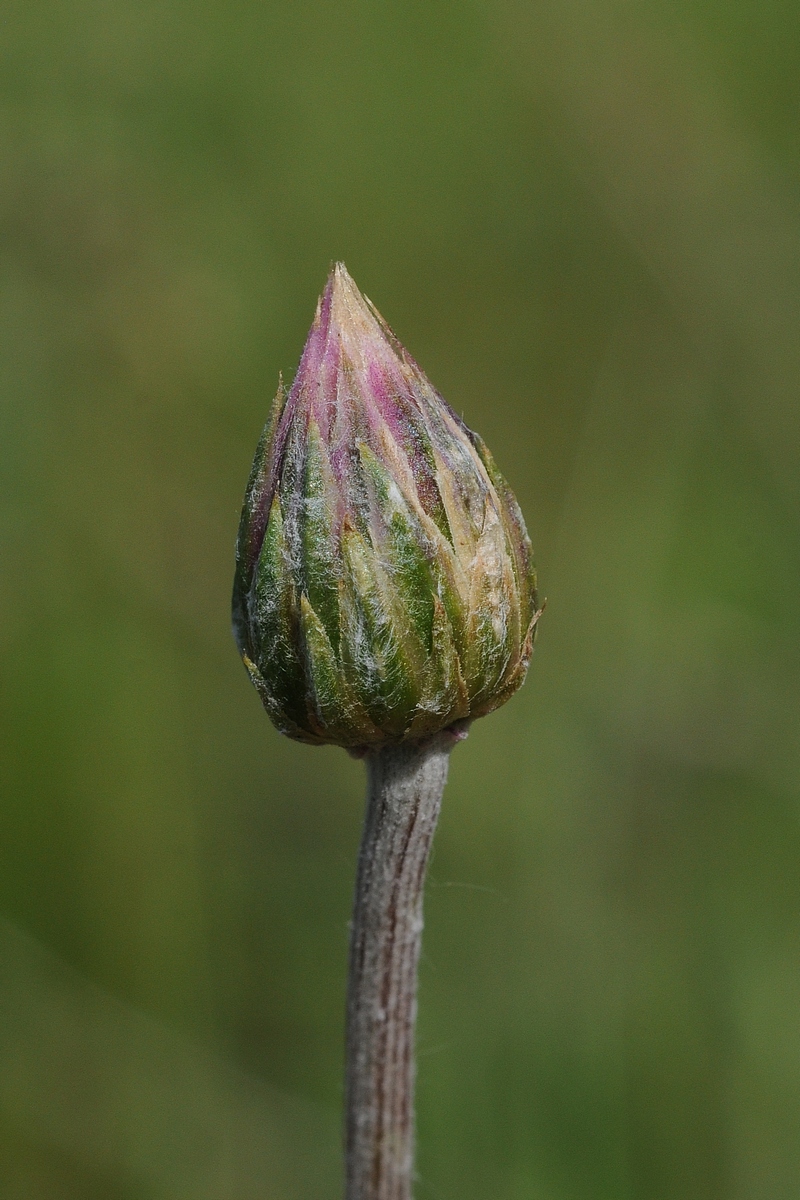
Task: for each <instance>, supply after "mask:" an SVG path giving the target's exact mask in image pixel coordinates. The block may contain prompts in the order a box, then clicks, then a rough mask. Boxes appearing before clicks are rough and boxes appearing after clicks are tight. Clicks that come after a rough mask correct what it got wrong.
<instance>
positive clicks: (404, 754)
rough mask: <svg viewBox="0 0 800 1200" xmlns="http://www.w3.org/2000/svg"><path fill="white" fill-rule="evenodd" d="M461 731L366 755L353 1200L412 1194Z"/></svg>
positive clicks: (353, 943)
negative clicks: (441, 859)
mask: <svg viewBox="0 0 800 1200" xmlns="http://www.w3.org/2000/svg"><path fill="white" fill-rule="evenodd" d="M461 736H463V734H462V735H461ZM457 738H458V735H455V736H454V735H453V734H452V733H443V734H439V735H437V736H436V737H435V738H432V739H430V740H429V741H427V742H425V743H422V744H403V745H400V746H389V747H386V748H384V749H381V750H376V751H373V752H372V753H370V754H369V755H368V756H367V759H366V762H367V775H368V779H367V803H366V814H365V818H364V832H363V836H362V840H361V850H360V852H359V858H358V873H357V877H356V892H355V903H354V908H353V922H352V929H351V937H350V976H349V984H348V996H347V1071H346V1163H345V1167H346V1192H345V1195H346V1200H411V1190H412V1182H413V1170H414V1075H415V1062H414V1023H415V1019H416V1010H417V1000H416V993H417V964H418V962H419V953H420V944H421V940H422V895H423V889H424V885H425V870H426V867H427V865H428V856H429V853H430V848H431V841H432V839H433V833H434V830H435V828H436V822H437V819H438V817H439V809H440V807H441V801H442V792H443V791H444V785H445V782H446V780H447V767H448V760H449V756H450V751H451V750H452V748H453V746H454V745H455V741H456V740H457Z"/></svg>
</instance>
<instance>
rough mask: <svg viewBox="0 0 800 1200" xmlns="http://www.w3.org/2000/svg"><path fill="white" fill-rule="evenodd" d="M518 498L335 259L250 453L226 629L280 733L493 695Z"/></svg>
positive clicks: (379, 722) (503, 693)
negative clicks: (297, 357)
mask: <svg viewBox="0 0 800 1200" xmlns="http://www.w3.org/2000/svg"><path fill="white" fill-rule="evenodd" d="M538 615H539V614H538V611H537V608H536V574H535V570H534V567H533V563H532V560H531V549H530V542H529V540H528V536H527V533H526V531H525V524H524V521H523V519H522V514H521V513H520V510H519V507H518V505H517V502H516V500H515V499H514V496H513V494H512V492H511V490H510V488H509V487H508V485H507V484H506V482H505V480H504V479H503V477H502V476H501V475H500V473H499V471H498V470H497V467H496V466H495V463H494V460H493V459H492V457H491V455H490V454H489V451H488V449H487V448H486V446H485V445H484V444H483V442H482V441H481V439H480V438H479V437H478V436H477V435H476V434H474V433H472V432H471V431H470V430H469V429H467V427H466V426H465V425H464V423H463V422H462V421H461V420H460V418H459V417H457V416H456V414H455V413H454V412H453V411H452V409H450V408H449V406H448V405H447V404H446V403H445V401H444V400H443V399H442V398H441V396H439V394H438V393H437V392H436V391H435V390H434V388H433V387H432V386H431V384H430V383H429V381H428V379H427V378H426V377H425V375H424V374H423V372H422V371H421V370H420V368H419V367H418V366H417V364H416V363H415V362H414V360H413V359H412V358H411V357H410V355H409V354H408V353H407V352H406V350H405V349H404V348H403V347H402V346H401V345H400V343H399V342H398V340H397V338H396V337H395V336H394V334H393V333H392V331H391V330H390V329H389V327H388V326H387V325H386V323H385V322H384V321H383V319H382V317H381V316H380V314H379V313H378V312H377V311H376V310H375V308H373V306H372V305H371V304H370V302H369V301H368V300H367V299H366V298H365V297H364V296H362V295H361V293H360V292H359V290H358V288H357V287H356V285H355V284H354V283H353V280H352V279H351V278H350V276H349V275H348V273H347V271H346V269H345V268H344V266H343V265H342V264H337V265H336V266H335V267H334V269H333V270H332V272H331V275H330V277H329V279H328V283H327V286H326V288H325V292H324V294H323V296H322V297H321V299H320V301H319V303H318V305H317V312H316V316H315V318H314V323H313V325H312V327H311V332H310V334H309V337H308V341H307V343H306V347H305V350H304V352H303V357H302V360H301V362H300V367H299V369H298V372H297V377H296V379H295V381H294V384H293V385H292V389H291V391H290V392H289V394H288V395H287V394H286V393H285V392H284V390H283V387H281V388H280V389H279V391H278V395H277V396H276V398H275V401H274V403H273V407H272V412H271V414H270V417H269V420H268V422H267V425H266V428H265V429H264V433H263V435H262V437H261V440H260V442H259V445H258V449H257V450H256V456H255V460H254V463H253V469H252V473H251V476H250V481H249V484H248V487H247V494H246V496H245V502H244V508H243V511H242V519H241V525H240V529H239V540H238V544H237V554H236V578H235V582H234V591H233V625H234V633H235V636H236V641H237V644H238V646H239V649H240V651H241V654H242V658H243V660H244V663H245V666H246V667H247V670H248V671H249V673H250V677H251V679H252V681H253V683H254V684H255V686H256V688H257V689H258V692H259V695H260V696H261V699H262V701H263V703H264V707H265V708H266V710H267V712H268V713H269V715H270V717H271V718H272V720H273V721H274V723H275V725H276V726H277V727H278V729H280V730H281V732H282V733H285V734H287V735H288V736H289V737H293V738H297V739H299V740H300V741H304V742H311V743H314V744H324V743H330V744H334V745H339V746H346V747H348V748H350V749H358V748H368V747H369V746H371V745H376V744H380V743H383V742H387V741H401V740H403V739H406V738H414V739H422V738H425V737H428V736H431V735H433V734H434V733H437V732H438V731H439V730H442V729H445V728H447V727H448V726H451V725H455V724H457V723H458V722H462V721H466V720H469V719H471V718H474V717H478V716H482V715H483V714H485V713H488V712H490V711H491V710H492V709H494V708H497V707H498V706H499V705H501V704H502V703H504V701H505V700H507V699H508V697H509V696H511V695H512V693H513V692H514V691H516V689H517V688H518V687H519V686H520V684H521V683H522V682H523V680H524V678H525V673H526V671H527V667H528V661H529V659H530V655H531V650H532V646H533V637H534V631H535V627H536V621H537V619H538Z"/></svg>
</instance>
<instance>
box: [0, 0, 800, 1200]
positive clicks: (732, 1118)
mask: <svg viewBox="0 0 800 1200" xmlns="http://www.w3.org/2000/svg"><path fill="white" fill-rule="evenodd" d="M799 14H800V10H798V9H797V6H796V5H790V4H788V3H786V2H780V0H779V2H777V3H775V4H770V5H764V4H757V3H756V2H755V0H735V2H733V3H726V4H722V3H721V2H720V0H716V2H712V0H705V3H702V2H701V3H699V4H691V5H690V4H688V3H685V2H683V0H681V2H680V3H678V4H677V5H676V4H666V3H664V2H663V0H656V2H654V3H652V4H649V5H632V4H629V3H622V2H619V3H617V2H615V0H595V2H594V3H586V2H581V0H558V2H557V3H556V2H555V0H541V2H534V3H522V0H486V2H481V0H475V2H474V3H467V4H463V5H462V4H446V3H444V2H442V0H434V2H431V0H426V2H425V3H423V2H422V0H416V2H410V0H409V2H407V3H398V4H377V3H368V2H367V0H337V3H335V4H334V3H331V2H327V0H326V2H321V0H313V2H312V3H309V4H296V5H295V4H287V3H279V2H278V0H265V2H264V3H260V4H244V3H239V2H236V3H235V2H233V0H197V2H195V3H192V4H189V3H187V2H186V0H162V2H161V3H158V4H155V3H143V2H137V3H134V2H133V0H113V2H112V0H66V2H65V3H62V4H53V3H47V4H45V3H41V2H38V0H25V2H24V3H23V2H22V0H11V2H10V3H9V4H8V5H7V6H6V11H5V12H4V21H3V35H2V44H1V45H0V55H2V72H0V91H1V92H2V120H1V121H0V157H1V159H2V172H0V214H1V215H0V220H2V233H3V237H2V275H1V277H0V338H1V339H2V348H1V352H0V373H1V378H2V408H1V409H0V420H1V422H2V428H1V429H0V435H1V436H2V469H1V474H0V489H1V490H2V510H1V511H0V547H1V553H2V561H3V571H2V575H1V576H0V609H1V611H0V650H1V652H2V692H1V693H0V706H1V707H2V722H3V743H4V744H3V753H2V758H1V759H0V787H1V788H2V803H1V807H0V833H1V835H2V836H1V841H0V848H1V855H0V857H1V860H2V861H1V862H0V911H2V914H3V918H2V925H0V963H1V965H0V1192H2V1195H3V1197H4V1198H8V1200H184V1198H185V1200H190V1198H191V1200H197V1198H200V1200H205V1198H206V1197H207V1198H208V1200H251V1198H252V1200H323V1197H331V1196H334V1195H336V1194H337V1189H338V1170H339V1166H338V1158H337V1156H338V1145H337V1137H338V1134H337V1129H338V1120H339V1117H338V1106H339V1103H340V1092H341V1082H340V1080H341V1043H342V1034H341V1029H342V1023H343V998H344V972H345V956H346V940H347V919H348V909H349V902H350V893H351V886H352V878H353V873H354V861H355V850H356V845H357V840H358V833H359V822H360V806H361V789H362V771H363V768H362V767H361V766H360V765H359V764H357V763H355V762H352V761H351V760H349V759H348V758H347V757H346V755H345V754H344V753H342V752H340V751H337V750H315V749H310V748H307V747H303V746H299V745H295V744H292V743H290V742H289V741H287V740H285V739H282V738H280V737H279V735H278V734H277V733H275V732H274V730H273V729H272V728H271V726H270V724H269V722H268V721H267V719H266V718H265V716H264V714H263V711H262V710H261V706H260V704H259V701H258V697H257V696H256V694H255V692H254V691H253V689H252V688H250V687H249V685H248V683H247V679H246V677H245V675H244V673H243V671H242V668H241V664H240V662H239V658H238V655H237V653H236V650H235V647H234V645H233V642H232V640H231V637H230V633H229V629H228V610H229V590H230V580H231V573H232V562H233V540H234V536H235V531H236V524H237V519H238V511H239V507H240V504H241V499H242V493H243V489H244V484H245V480H246V477H247V472H248V469H249V464H250V459H251V456H252V451H253V447H254V445H255V442H256V439H257V437H258V433H259V431H260V428H261V425H262V423H263V420H264V417H265V414H266V411H267V407H268V405H269V401H270V398H271V396H272V395H273V393H274V391H275V386H276V381H277V375H278V371H279V370H280V369H282V370H283V371H284V372H285V373H286V375H287V376H288V377H291V375H292V373H293V371H294V368H295V366H296V363H297V359H298V356H299V353H300V349H301V347H302V342H303V338H304V336H305V332H306V330H307V328H308V324H309V321H310V318H311V315H312V313H313V306H314V303H315V300H316V296H317V294H318V292H319V290H320V287H321V286H322V284H323V282H324V278H325V274H326V271H327V269H328V264H329V262H330V261H331V260H332V259H335V258H337V259H338V258H341V259H344V260H345V261H346V262H347V264H348V266H349V267H350V269H351V271H352V272H353V274H354V276H355V278H356V279H357V280H358V281H359V284H360V285H361V286H362V287H363V288H364V289H365V291H366V292H367V293H368V294H369V295H370V296H371V297H372V298H373V299H374V300H375V302H376V303H377V304H378V306H379V307H380V309H381V311H382V312H384V313H385V315H386V316H387V318H388V319H389V320H390V322H391V323H392V325H393V326H394V327H395V329H396V330H397V332H398V335H399V336H400V337H401V339H402V340H403V342H404V343H405V344H406V345H407V346H408V347H409V349H410V351H411V353H412V354H413V355H414V356H415V357H416V358H417V359H418V361H420V362H421V363H422V364H423V365H424V367H425V369H426V372H427V373H428V374H429V376H430V378H431V379H432V381H433V382H434V384H435V385H436V386H437V387H438V388H439V389H440V390H441V391H442V392H443V394H444V395H445V397H446V398H447V399H448V400H449V401H450V403H451V404H452V405H453V406H454V407H456V408H457V409H458V410H459V411H462V412H463V414H464V416H465V418H466V420H467V422H468V424H469V425H470V426H472V427H473V428H477V429H479V430H480V431H481V433H482V434H483V435H484V437H485V438H486V441H487V442H488V444H489V445H490V446H491V447H492V450H493V452H494V454H495V457H496V458H497V461H498V463H499V465H500V468H501V469H502V471H503V473H504V474H505V475H506V476H507V478H508V480H509V482H510V483H511V486H512V487H513V488H514V490H515V492H516V494H517V496H518V497H519V499H520V502H521V505H522V508H523V511H524V512H525V515H526V518H527V521H528V526H529V529H530V531H531V534H532V536H533V539H534V546H535V549H536V551H537V558H538V562H539V566H540V573H541V579H542V582H543V584H544V592H545V593H546V594H547V596H548V600H549V604H548V610H547V613H546V616H545V619H544V620H543V623H542V630H541V635H540V640H539V645H538V649H537V652H536V654H535V656H534V663H533V668H532V671H531V675H530V678H529V682H528V684H527V685H526V687H525V688H524V689H523V691H522V692H521V693H520V694H519V695H518V696H517V697H516V698H515V699H514V700H513V702H512V703H510V704H509V705H508V706H507V707H506V708H504V709H503V710H502V711H501V712H499V713H497V714H495V715H493V716H492V717H490V718H488V719H487V720H485V721H481V722H479V723H478V724H477V725H476V726H475V727H474V730H473V732H472V734H471V736H470V738H469V740H468V741H467V742H466V743H465V745H464V746H462V747H459V748H457V750H456V751H455V753H454V756H453V764H452V772H451V782H450V785H449V787H448V792H447V796H446V802H445V810H444V815H443V818H442V824H441V827H440V830H439V834H438V836H437V846H436V856H435V861H434V864H433V868H432V879H431V886H430V888H429V891H428V896H427V930H426V958H425V962H424V965H423V974H422V989H421V1021H420V1045H421V1056H420V1080H419V1126H420V1142H421V1146H420V1162H419V1167H420V1174H421V1181H420V1184H419V1187H418V1191H419V1196H420V1198H421V1200H422V1197H424V1196H431V1197H439V1198H447V1200H485V1198H487V1197H491V1200H603V1198H606V1197H607V1198H608V1200H723V1198H724V1200H754V1198H761V1197H763V1198H764V1200H794V1198H795V1197H796V1196H797V1186H798V1185H797V1180H798V1178H800V1132H799V1131H798V1124H797V1112H798V1106H800V953H799V950H800V947H799V943H800V870H799V868H800V824H799V823H798V822H799V821H800V803H799V802H800V795H799V794H798V792H799V791H800V788H799V787H798V777H799V773H800V736H798V728H799V727H800V648H799V646H800V643H799V641H798V634H799V633H800V538H798V526H799V524H800V522H799V518H800V461H798V460H799V459H800V403H798V393H799V385H800V339H799V338H798V333H797V331H798V328H800V221H799V218H800V190H799V189H800V134H799V133H798V130H799V129H800V125H798V122H797V113H798V107H799V106H800V15H799Z"/></svg>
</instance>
